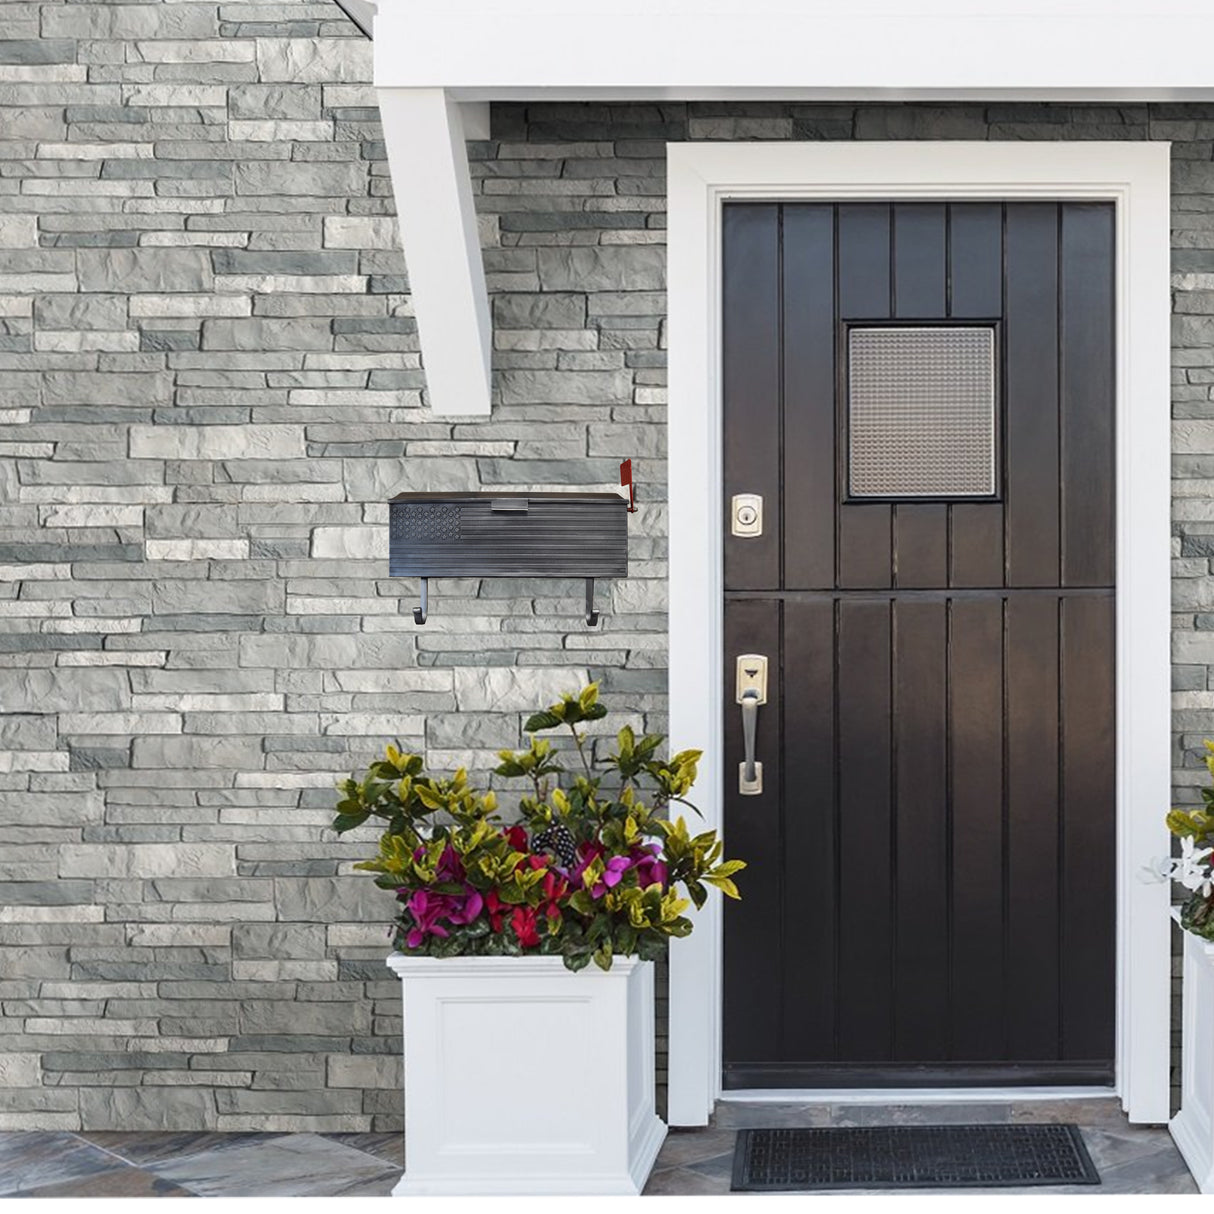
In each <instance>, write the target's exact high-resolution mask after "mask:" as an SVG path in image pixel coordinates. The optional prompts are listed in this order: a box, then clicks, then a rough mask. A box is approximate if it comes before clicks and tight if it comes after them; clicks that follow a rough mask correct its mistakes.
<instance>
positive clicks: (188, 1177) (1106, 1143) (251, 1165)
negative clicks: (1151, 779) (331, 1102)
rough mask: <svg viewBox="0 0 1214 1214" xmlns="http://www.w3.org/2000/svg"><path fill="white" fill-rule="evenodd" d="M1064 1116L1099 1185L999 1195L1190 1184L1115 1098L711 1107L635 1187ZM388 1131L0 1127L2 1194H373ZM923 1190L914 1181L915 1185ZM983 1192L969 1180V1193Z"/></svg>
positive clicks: (692, 1181)
mask: <svg viewBox="0 0 1214 1214" xmlns="http://www.w3.org/2000/svg"><path fill="white" fill-rule="evenodd" d="M1004 1121H1013V1122H1014V1121H1074V1122H1077V1123H1078V1124H1079V1125H1080V1126H1081V1127H1082V1128H1083V1135H1084V1139H1085V1141H1086V1142H1087V1145H1088V1150H1089V1151H1090V1152H1091V1155H1092V1159H1093V1161H1094V1162H1095V1164H1096V1166H1097V1167H1098V1168H1099V1169H1100V1174H1101V1180H1102V1182H1103V1183H1102V1185H1101V1187H1100V1188H1093V1187H1089V1186H1083V1187H1059V1188H1032V1189H1023V1190H1016V1189H998V1190H992V1191H993V1192H998V1193H1014V1192H1025V1193H1041V1194H1045V1193H1087V1194H1093V1193H1195V1192H1196V1191H1197V1189H1196V1186H1195V1185H1194V1184H1193V1182H1192V1179H1191V1178H1190V1177H1189V1174H1188V1172H1187V1171H1186V1170H1185V1166H1184V1163H1183V1161H1182V1160H1181V1158H1180V1155H1179V1153H1178V1152H1177V1151H1176V1148H1175V1146H1173V1144H1172V1140H1171V1138H1170V1137H1169V1135H1168V1132H1167V1130H1166V1129H1162V1128H1143V1127H1139V1126H1130V1125H1129V1124H1128V1123H1127V1122H1126V1119H1125V1116H1124V1114H1123V1113H1122V1112H1121V1111H1120V1109H1119V1108H1118V1107H1117V1102H1116V1101H1115V1100H1105V1099H1101V1100H1084V1101H1068V1102H1058V1103H1053V1102H1045V1101H1024V1102H1020V1103H1013V1104H977V1103H975V1104H948V1105H940V1104H932V1105H909V1104H907V1105H829V1104H814V1105H810V1104H793V1105H790V1104H762V1105H754V1104H745V1105H744V1104H722V1105H719V1106H718V1108H717V1113H716V1116H715V1118H714V1124H713V1125H712V1126H710V1127H708V1128H707V1129H702V1130H673V1131H671V1133H670V1135H669V1136H668V1137H667V1139H666V1143H665V1145H664V1146H663V1148H662V1153H661V1155H660V1156H659V1157H658V1162H657V1167H656V1168H655V1169H654V1172H653V1175H652V1176H651V1177H650V1181H649V1184H648V1186H647V1187H646V1190H645V1192H646V1194H665V1195H675V1194H699V1193H728V1192H729V1175H730V1165H731V1162H732V1157H733V1143H734V1134H735V1131H736V1130H737V1128H738V1127H739V1126H747V1125H751V1126H761V1125H766V1126H796V1125H805V1126H811V1125H882V1124H884V1125H889V1124H900V1123H909V1122H916V1123H921V1124H931V1123H936V1124H958V1123H960V1124H966V1123H974V1122H1004ZM402 1163H403V1143H402V1139H401V1136H400V1135H399V1134H209V1133H135V1132H130V1133H128V1132H117V1131H115V1132H84V1133H67V1132H58V1131H32V1132H28V1133H19V1132H10V1133H0V1198H2V1197H194V1196H198V1197H219V1196H223V1197H247V1196H296V1197H305V1196H308V1197H321V1196H324V1197H336V1196H342V1197H347V1196H350V1197H353V1196H382V1195H386V1194H387V1193H389V1192H390V1191H391V1189H392V1186H393V1185H394V1184H395V1183H396V1181H397V1180H398V1179H399V1177H400V1172H401V1167H402ZM924 1191H925V1190H918V1192H924ZM982 1191H983V1190H977V1189H969V1190H966V1192H969V1193H977V1192H982Z"/></svg>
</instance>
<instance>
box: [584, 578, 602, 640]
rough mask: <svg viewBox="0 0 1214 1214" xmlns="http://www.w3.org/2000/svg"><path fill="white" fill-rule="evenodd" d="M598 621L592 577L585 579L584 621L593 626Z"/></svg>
mask: <svg viewBox="0 0 1214 1214" xmlns="http://www.w3.org/2000/svg"><path fill="white" fill-rule="evenodd" d="M598 622H599V613H598V612H597V611H595V609H594V578H592V577H588V578H587V579H586V623H587V624H589V625H590V627H591V628H593V627H594V626H595V625H596V624H597V623H598Z"/></svg>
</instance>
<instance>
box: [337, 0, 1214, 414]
mask: <svg viewBox="0 0 1214 1214" xmlns="http://www.w3.org/2000/svg"><path fill="white" fill-rule="evenodd" d="M347 2H349V3H359V4H363V5H366V4H368V3H369V0H347ZM374 34H375V85H376V88H377V89H378V90H379V97H380V106H381V110H382V112H383V117H384V127H385V136H386V140H387V146H388V159H389V165H390V168H391V171H392V181H393V185H394V189H395V192H396V203H397V211H398V214H399V216H400V227H401V238H402V241H403V243H404V247H405V254H406V257H407V259H408V263H409V274H410V285H411V288H412V291H413V300H414V307H415V310H416V312H417V320H418V328H419V332H420V338H421V343H422V356H423V360H424V364H425V367H426V373H427V383H428V388H429V396H430V403H431V408H432V409H433V410H434V412H435V413H439V414H460V415H464V416H468V415H481V416H487V415H488V413H489V408H490V404H489V393H490V375H489V363H490V356H491V348H492V335H491V332H490V322H489V306H488V300H487V297H486V292H485V279H484V269H483V265H482V260H481V254H480V249H479V246H478V243H477V240H476V224H475V214H474V212H473V204H472V192H471V184H470V181H469V176H468V165H467V158H466V155H465V154H464V150H463V139H464V137H465V134H467V131H466V130H464V129H463V123H464V121H465V119H466V118H467V117H468V116H469V115H468V112H467V111H470V110H471V109H472V107H470V106H468V107H465V106H457V105H454V104H451V103H452V102H462V103H469V102H480V103H487V102H490V101H508V100H516V101H518V100H541V99H542V100H545V101H563V100H568V101H605V100H606V101H611V100H615V101H628V100H651V101H652V100H670V101H688V100H736V101H748V100H749V101H753V100H786V101H788V100H799V101H839V100H848V101H979V100H981V101H1001V100H1006V101H1033V100H1036V101H1071V102H1076V101H1103V102H1110V101H1122V102H1135V101H1195V100H1209V99H1214V59H1211V57H1210V56H1208V55H1203V54H1200V53H1194V54H1185V53H1184V52H1183V50H1181V49H1179V48H1182V47H1186V46H1188V47H1203V46H1210V45H1214V6H1211V5H1210V3H1209V0H1162V2H1161V3H1157V4H1150V3H1148V2H1147V0H1051V2H1050V3H1044V2H1043V0H919V2H917V3H911V4H908V5H898V4H895V3H891V0H848V3H847V4H846V5H845V6H844V5H840V4H839V3H838V0H829V2H828V0H800V2H798V3H793V0H746V2H745V3H743V2H741V0H622V2H617V3H615V4H612V5H610V6H606V7H605V6H602V5H589V4H570V3H569V0H378V8H377V12H376V16H375V22H374ZM481 115H483V108H482V109H481V110H480V111H479V112H478V117H480V116H481ZM480 137H482V138H484V137H487V132H484V133H483V134H481V135H480Z"/></svg>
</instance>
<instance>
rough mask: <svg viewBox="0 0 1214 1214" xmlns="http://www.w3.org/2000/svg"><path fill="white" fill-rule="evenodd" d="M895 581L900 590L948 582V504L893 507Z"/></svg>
mask: <svg viewBox="0 0 1214 1214" xmlns="http://www.w3.org/2000/svg"><path fill="white" fill-rule="evenodd" d="M894 582H895V584H896V585H897V586H898V587H899V589H903V590H905V589H908V588H914V587H923V588H927V589H934V588H937V587H940V586H947V585H948V506H946V505H945V504H944V503H943V502H899V503H898V504H897V505H896V506H895V507H894Z"/></svg>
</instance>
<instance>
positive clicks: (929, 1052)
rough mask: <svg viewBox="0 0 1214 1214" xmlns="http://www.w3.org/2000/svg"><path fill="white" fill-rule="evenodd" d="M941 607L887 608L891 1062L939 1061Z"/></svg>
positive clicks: (944, 1004)
mask: <svg viewBox="0 0 1214 1214" xmlns="http://www.w3.org/2000/svg"><path fill="white" fill-rule="evenodd" d="M945 613H946V605H945V604H944V603H943V602H941V601H939V600H937V601H934V602H932V601H914V600H907V599H904V600H902V601H900V602H896V604H895V608H894V705H893V718H894V724H893V731H894V768H895V792H896V798H897V811H896V836H897V837H896V839H895V846H894V855H895V856H896V859H897V871H896V873H895V880H894V885H895V891H896V897H895V906H894V924H895V939H896V950H895V964H894V1007H895V1015H896V1022H895V1041H894V1044H895V1057H896V1058H898V1059H901V1060H905V1061H910V1062H928V1061H937V1060H943V1059H946V1058H947V1057H948V876H949V875H948V863H947V857H948V763H947V753H946V746H945V740H946V738H947V728H948V722H947V688H946V686H945V672H946V669H947V667H946V652H945V650H946V644H947V621H946V615H945Z"/></svg>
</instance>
